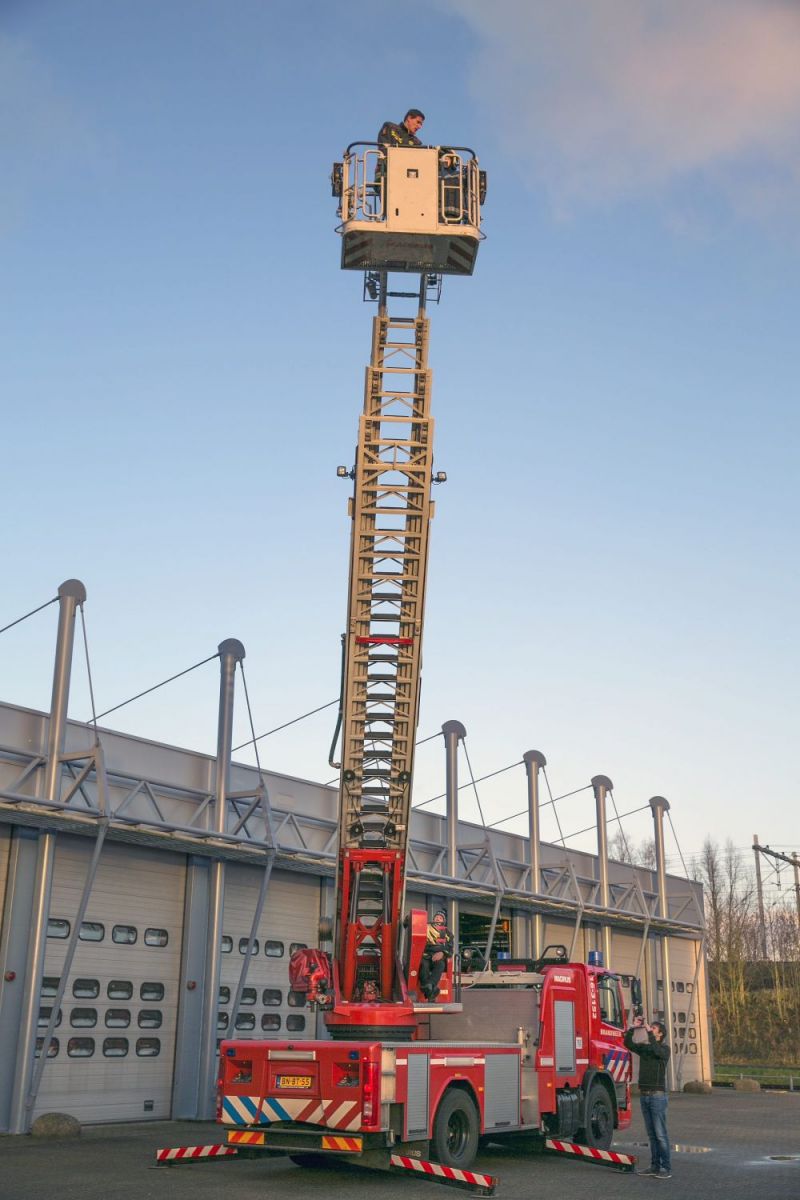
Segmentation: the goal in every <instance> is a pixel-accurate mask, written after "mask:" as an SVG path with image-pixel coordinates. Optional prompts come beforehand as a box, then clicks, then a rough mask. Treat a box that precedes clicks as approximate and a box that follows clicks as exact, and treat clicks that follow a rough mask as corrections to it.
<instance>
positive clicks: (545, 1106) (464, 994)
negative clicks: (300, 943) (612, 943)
mask: <svg viewBox="0 0 800 1200" xmlns="http://www.w3.org/2000/svg"><path fill="white" fill-rule="evenodd" d="M532 968H537V969H532ZM415 1007H416V1008H417V1016H418V1021H419V1025H418V1030H419V1033H420V1034H421V1036H418V1037H416V1038H415V1039H414V1040H411V1041H406V1040H403V1041H400V1040H396V1039H389V1038H381V1039H373V1038H371V1037H369V1035H365V1036H362V1037H361V1038H359V1039H358V1040H356V1039H352V1040H350V1039H348V1040H346V1041H339V1040H329V1041H313V1042H288V1041H281V1042H253V1041H231V1042H224V1043H223V1046H222V1057H221V1069H220V1095H219V1105H220V1107H219V1119H220V1120H221V1121H222V1123H223V1124H224V1125H226V1126H227V1127H228V1134H227V1137H228V1143H229V1144H230V1145H235V1146H237V1147H239V1148H240V1150H241V1149H243V1148H245V1147H248V1148H254V1149H264V1150H270V1149H271V1150H281V1151H284V1152H288V1153H289V1154H290V1155H291V1156H292V1157H293V1158H294V1159H295V1161H298V1162H302V1163H308V1162H310V1161H313V1160H315V1159H317V1158H318V1157H319V1156H320V1155H323V1154H336V1155H338V1156H345V1157H348V1158H351V1159H352V1160H354V1161H361V1162H363V1163H364V1165H375V1166H380V1165H388V1162H387V1159H388V1155H389V1154H391V1153H402V1154H407V1155H417V1156H420V1157H422V1158H425V1159H427V1158H428V1157H429V1155H430V1157H432V1158H433V1159H434V1160H435V1161H436V1162H439V1163H442V1164H444V1165H445V1166H452V1167H459V1168H462V1169H468V1168H469V1167H470V1166H471V1165H472V1163H473V1161H474V1159H475V1156H476V1154H477V1152H478V1148H479V1145H480V1144H481V1140H482V1139H483V1140H485V1141H486V1142H488V1141H516V1142H518V1143H519V1144H520V1145H521V1146H524V1147H526V1148H533V1147H534V1146H535V1145H536V1144H537V1143H543V1141H544V1139H545V1138H547V1137H554V1138H561V1139H565V1140H572V1141H575V1140H577V1141H580V1142H582V1143H584V1144H585V1145H587V1146H589V1147H593V1148H596V1149H601V1150H605V1149H608V1147H609V1146H610V1145H611V1140H612V1137H613V1133H614V1129H615V1128H625V1127H626V1126H627V1125H628V1124H629V1123H630V1120H631V1107H630V1078H631V1071H630V1055H629V1054H628V1051H627V1050H626V1049H625V1048H624V1046H623V1044H622V1025H623V1023H624V1011H623V1008H622V996H621V992H620V988H619V981H618V980H617V978H616V977H615V976H614V975H612V974H610V973H608V972H607V971H605V970H604V969H603V968H602V967H597V966H586V965H584V964H582V963H570V962H568V961H567V956H566V952H565V951H564V948H563V947H558V948H555V950H554V951H553V950H552V948H551V952H548V954H547V956H546V957H545V958H544V959H542V960H540V961H539V962H538V963H527V962H525V963H515V962H513V961H511V962H508V963H505V964H503V967H502V969H501V970H499V971H494V972H484V973H483V974H482V976H476V977H474V982H473V980H472V979H471V978H470V977H469V976H464V977H463V979H462V983H461V1002H460V1005H457V1004H450V1003H447V1002H445V1003H443V1004H440V1003H438V1002H437V1003H435V1004H432V1005H426V1004H422V1005H418V1006H415ZM459 1008H460V1011H454V1010H458V1009H459ZM487 1031H491V1033H492V1035H493V1039H492V1040H491V1041H489V1040H487V1038H486V1033H487ZM495 1039H496V1040H495Z"/></svg>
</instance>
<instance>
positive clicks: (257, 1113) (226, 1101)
mask: <svg viewBox="0 0 800 1200" xmlns="http://www.w3.org/2000/svg"><path fill="white" fill-rule="evenodd" d="M291 1120H292V1117H291V1115H290V1114H289V1113H288V1112H287V1111H286V1109H285V1108H284V1107H283V1105H282V1104H279V1103H278V1101H277V1100H260V1099H259V1097H258V1096H223V1098H222V1123H223V1125H270V1124H271V1123H272V1122H273V1121H291Z"/></svg>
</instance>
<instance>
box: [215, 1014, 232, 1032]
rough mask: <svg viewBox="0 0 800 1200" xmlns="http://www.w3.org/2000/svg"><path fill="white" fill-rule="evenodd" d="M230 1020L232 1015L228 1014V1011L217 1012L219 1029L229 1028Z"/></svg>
mask: <svg viewBox="0 0 800 1200" xmlns="http://www.w3.org/2000/svg"><path fill="white" fill-rule="evenodd" d="M229 1021H230V1017H229V1016H228V1014H227V1013H224V1012H218V1013H217V1029H218V1030H222V1029H227V1028H228V1023H229Z"/></svg>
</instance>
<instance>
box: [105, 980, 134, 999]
mask: <svg viewBox="0 0 800 1200" xmlns="http://www.w3.org/2000/svg"><path fill="white" fill-rule="evenodd" d="M106 991H107V992H108V998H109V1000H130V998H131V996H132V995H133V984H132V983H131V982H130V980H129V979H112V980H110V981H109V984H108V987H107V989H106Z"/></svg>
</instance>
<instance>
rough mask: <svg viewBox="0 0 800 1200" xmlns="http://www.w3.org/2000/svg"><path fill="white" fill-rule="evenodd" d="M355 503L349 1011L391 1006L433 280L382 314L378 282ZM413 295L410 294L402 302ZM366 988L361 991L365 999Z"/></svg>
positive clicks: (424, 525)
mask: <svg viewBox="0 0 800 1200" xmlns="http://www.w3.org/2000/svg"><path fill="white" fill-rule="evenodd" d="M379 283H380V294H379V310H378V314H377V316H376V317H375V318H374V320H373V326H372V354H371V358H370V364H369V367H368V368H367V374H366V387H365V391H364V410H363V413H362V415H361V418H360V422H359V433H358V449H357V452H356V462H355V468H354V471H353V478H354V490H353V496H352V499H351V501H350V515H351V517H352V535H351V550H350V587H349V604H348V619H347V629H346V633H345V645H344V657H345V662H344V683H343V696H342V752H341V783H340V788H341V797H340V818H339V821H340V823H339V879H338V884H339V886H338V889H337V898H338V904H339V911H338V912H337V947H336V958H337V961H338V967H339V979H340V984H341V989H342V995H343V997H344V998H345V999H347V1000H353V999H362V998H366V997H367V996H370V997H372V998H374V999H378V998H380V999H383V1000H384V1001H391V1000H392V999H393V998H397V997H396V994H395V993H396V987H395V983H396V980H395V961H394V957H395V946H396V942H397V937H396V934H397V922H398V920H399V919H400V904H401V899H402V893H403V879H404V871H405V858H406V847H407V841H408V826H409V818H410V807H411V778H412V774H413V765H414V740H415V735H416V729H417V720H418V703H419V691H420V670H421V652H422V645H421V641H422V624H423V608H424V603H425V580H426V573H427V563H428V535H429V527H430V521H431V517H432V515H433V507H434V506H433V501H432V499H431V487H432V483H433V475H432V467H433V418H432V417H431V416H430V391H431V372H430V370H429V368H428V319H427V317H426V314H425V299H426V290H427V287H428V279H427V277H426V276H422V277H421V278H420V289H419V299H418V308H417V312H416V314H415V315H413V316H402V317H394V316H390V315H389V313H388V311H387V295H388V293H387V276H386V274H385V273H383V274H381V275H380V277H379ZM403 295H408V293H403ZM365 985H367V989H368V990H367V991H365Z"/></svg>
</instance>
